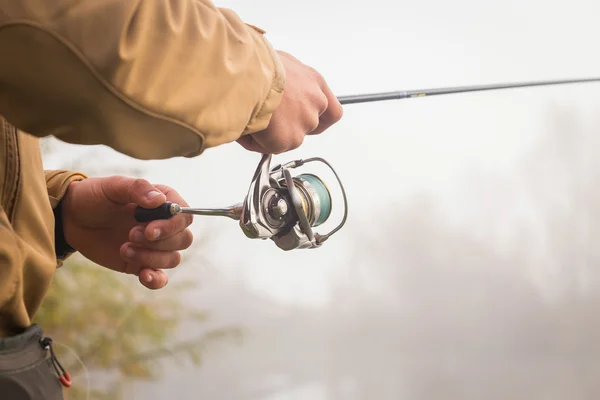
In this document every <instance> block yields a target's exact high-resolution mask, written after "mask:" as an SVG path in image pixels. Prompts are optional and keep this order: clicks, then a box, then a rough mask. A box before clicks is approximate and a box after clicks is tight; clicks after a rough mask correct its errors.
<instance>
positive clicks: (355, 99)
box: [337, 78, 600, 105]
mask: <svg viewBox="0 0 600 400" xmlns="http://www.w3.org/2000/svg"><path fill="white" fill-rule="evenodd" d="M591 82H600V78H584V79H563V80H555V81H533V82H520V83H500V84H492V85H477V86H456V87H447V88H438V89H421V90H398V91H394V92H382V93H367V94H359V95H350V96H339V97H338V98H337V99H338V101H339V102H340V103H341V104H342V105H345V104H357V103H369V102H374V101H386V100H402V99H412V98H416V97H426V96H437V95H443V94H458V93H469V92H482V91H486V90H501V89H515V88H525V87H534V86H551V85H566V84H574V83H591Z"/></svg>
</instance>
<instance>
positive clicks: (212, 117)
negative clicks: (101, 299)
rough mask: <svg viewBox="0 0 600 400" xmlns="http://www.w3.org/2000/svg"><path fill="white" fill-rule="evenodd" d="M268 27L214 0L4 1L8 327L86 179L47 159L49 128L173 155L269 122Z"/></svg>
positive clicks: (42, 285)
mask: <svg viewBox="0 0 600 400" xmlns="http://www.w3.org/2000/svg"><path fill="white" fill-rule="evenodd" d="M263 33H264V32H263V31H261V30H260V29H259V28H256V27H253V26H251V25H248V24H245V23H244V22H242V21H241V19H240V18H239V17H238V16H237V15H236V14H235V13H233V12H232V11H230V10H226V9H220V8H216V7H215V6H214V5H213V4H212V3H211V2H210V1H208V0H178V1H161V0H102V1H98V0H79V1H74V0H52V1H48V0H20V1H13V0H0V206H1V209H0V337H1V336H6V335H9V334H12V333H14V332H18V331H21V330H22V329H24V328H25V327H27V326H29V325H30V323H31V319H32V317H33V315H34V314H35V312H36V311H37V309H38V308H39V306H40V304H41V301H42V299H43V297H44V295H45V293H46V290H47V288H48V285H49V283H50V281H51V279H52V276H53V274H54V272H55V270H56V268H57V266H60V265H61V260H57V257H56V255H55V251H54V242H55V241H54V215H53V208H55V207H56V205H57V204H58V203H59V201H60V199H61V198H62V197H63V196H64V193H65V191H66V190H67V188H68V185H69V183H70V182H72V181H73V180H76V179H85V175H82V174H79V173H74V172H69V171H44V168H43V165H42V158H41V155H40V150H39V138H40V137H45V136H49V135H53V136H55V137H57V138H59V139H61V140H63V141H65V142H69V143H76V144H104V145H107V146H110V147H112V148H113V149H115V150H117V151H119V152H121V153H124V154H126V155H129V156H131V157H135V158H138V159H164V158H169V157H177V156H180V157H193V156H197V155H199V154H201V153H202V152H203V151H204V150H205V149H207V148H211V147H215V146H218V145H221V144H224V143H228V142H232V141H235V140H236V139H238V138H239V137H240V136H241V135H243V134H249V133H253V132H257V131H260V130H262V129H264V128H266V126H267V125H268V123H269V120H270V118H271V115H272V113H273V111H274V110H275V108H276V107H277V106H278V105H279V102H280V100H281V97H282V93H283V88H284V73H283V69H282V66H281V64H280V62H279V59H278V57H277V54H276V53H275V51H274V50H273V48H272V47H271V46H270V44H269V43H268V42H267V41H266V39H265V38H264V36H263Z"/></svg>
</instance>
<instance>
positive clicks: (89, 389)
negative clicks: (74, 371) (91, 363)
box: [53, 342, 92, 400]
mask: <svg viewBox="0 0 600 400" xmlns="http://www.w3.org/2000/svg"><path fill="white" fill-rule="evenodd" d="M53 344H54V345H55V346H56V345H58V346H62V347H64V348H66V349H67V350H69V351H70V352H71V354H72V355H73V357H75V360H77V361H78V362H79V364H81V367H82V369H83V373H84V374H85V380H86V382H87V391H86V395H85V398H86V400H89V399H90V393H91V392H92V389H91V381H90V374H89V372H88V369H87V367H86V366H85V363H84V362H83V360H82V359H81V358H80V357H79V356H78V355H77V352H76V351H75V349H73V348H72V347H71V346H67V345H66V344H62V343H59V342H54V343H53ZM67 369H69V368H67Z"/></svg>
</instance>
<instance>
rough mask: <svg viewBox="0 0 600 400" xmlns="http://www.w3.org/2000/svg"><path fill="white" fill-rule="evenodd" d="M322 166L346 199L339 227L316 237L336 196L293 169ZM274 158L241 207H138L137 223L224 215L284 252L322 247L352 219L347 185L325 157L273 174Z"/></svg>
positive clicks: (267, 159)
mask: <svg viewBox="0 0 600 400" xmlns="http://www.w3.org/2000/svg"><path fill="white" fill-rule="evenodd" d="M311 162H321V163H323V164H325V165H327V166H328V167H329V169H331V171H332V172H333V174H334V175H335V177H336V179H337V181H338V183H339V185H340V189H341V191H342V196H343V200H344V215H343V218H342V221H341V222H340V224H339V225H338V226H337V227H336V228H334V229H333V230H332V231H330V232H329V233H327V234H324V235H320V234H318V233H315V232H313V228H316V227H318V226H320V225H322V224H324V223H325V222H327V221H328V220H329V217H330V216H331V211H332V208H333V201H332V196H331V191H330V190H329V188H328V187H327V185H326V184H325V183H324V182H323V180H322V179H321V178H319V177H318V176H316V175H314V174H310V173H304V174H300V175H298V176H296V177H292V175H291V173H290V169H294V168H299V167H301V166H303V165H305V164H307V163H311ZM270 163H271V155H269V154H263V156H262V158H261V160H260V162H259V164H258V167H257V168H256V171H255V173H254V176H253V178H252V182H251V183H250V187H249V189H248V194H247V195H246V197H245V199H244V201H243V202H242V203H239V204H236V205H234V206H231V207H226V208H189V207H181V206H179V205H178V204H174V203H169V202H168V203H165V204H163V205H162V206H160V207H157V208H155V209H151V210H149V209H144V208H141V207H137V208H136V210H135V218H136V220H137V221H138V222H149V221H153V220H157V219H168V218H171V217H173V216H174V215H177V214H179V213H186V214H196V215H212V216H225V217H229V218H232V219H235V220H239V224H240V227H241V229H242V232H244V234H245V235H246V236H247V237H248V238H251V239H263V240H264V239H271V240H273V241H274V242H275V244H276V245H277V246H278V247H279V248H281V249H282V250H286V251H287V250H293V249H306V248H317V247H320V246H321V244H323V242H325V241H326V240H327V239H329V237H331V236H332V235H333V234H334V233H336V232H337V231H338V230H340V229H341V228H342V226H343V225H344V224H345V222H346V219H347V217H348V201H347V198H346V192H345V190H344V186H343V185H342V182H341V181H340V179H339V177H338V175H337V173H336V172H335V170H334V169H333V167H331V165H330V164H329V163H328V162H327V161H325V160H324V159H322V158H318V157H314V158H309V159H306V160H296V161H291V162H289V163H287V164H284V165H278V166H276V167H274V168H273V169H271V167H270Z"/></svg>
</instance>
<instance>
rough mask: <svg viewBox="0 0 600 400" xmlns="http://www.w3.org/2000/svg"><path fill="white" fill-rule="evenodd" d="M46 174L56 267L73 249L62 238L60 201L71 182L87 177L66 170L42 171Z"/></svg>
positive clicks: (60, 264)
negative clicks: (51, 213)
mask: <svg viewBox="0 0 600 400" xmlns="http://www.w3.org/2000/svg"><path fill="white" fill-rule="evenodd" d="M44 173H45V175H46V188H47V189H48V198H49V200H50V205H51V206H52V210H54V217H55V223H54V227H55V230H54V242H55V250H56V260H57V262H58V267H61V266H62V265H63V263H64V261H65V260H66V259H67V258H69V257H70V256H71V255H72V254H73V253H74V251H72V249H70V248H69V247H68V243H66V242H65V240H64V233H63V231H62V214H61V210H60V201H61V200H62V199H63V197H64V196H65V194H66V193H67V189H68V188H69V185H70V184H71V182H74V181H81V180H84V179H86V178H87V176H86V175H84V174H82V173H79V172H71V171H66V170H47V171H44Z"/></svg>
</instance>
